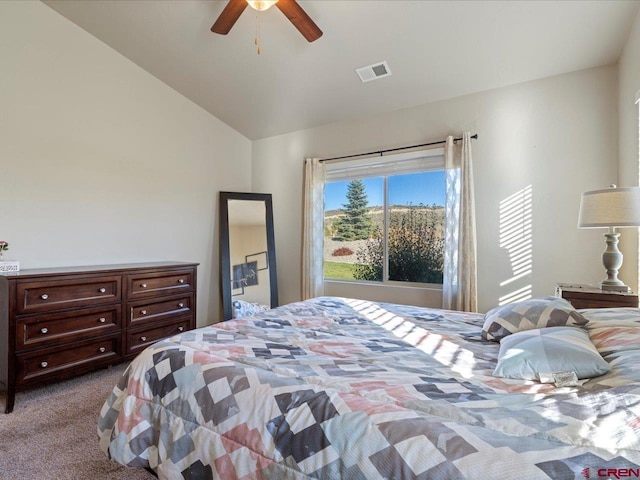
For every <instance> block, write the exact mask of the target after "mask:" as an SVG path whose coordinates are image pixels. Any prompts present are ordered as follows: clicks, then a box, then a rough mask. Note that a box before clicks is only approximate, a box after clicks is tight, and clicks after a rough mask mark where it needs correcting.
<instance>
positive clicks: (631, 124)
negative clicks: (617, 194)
mask: <svg viewBox="0 0 640 480" xmlns="http://www.w3.org/2000/svg"><path fill="white" fill-rule="evenodd" d="M618 65H619V73H618V75H619V92H620V94H619V105H618V115H619V116H618V141H619V155H618V169H619V171H618V184H619V185H621V186H634V185H638V160H639V154H638V141H639V140H638V105H636V104H635V95H636V92H637V91H638V90H640V11H638V14H637V15H636V19H635V21H634V23H633V27H632V28H631V32H630V34H629V38H628V39H627V43H626V44H625V47H624V51H623V52H622V55H621V56H620V60H619V62H618ZM620 233H621V235H620V249H621V250H622V252H623V254H624V263H623V265H622V269H621V272H620V274H621V278H623V279H625V283H627V284H628V285H631V284H630V283H629V282H628V280H629V279H632V278H633V279H634V282H635V286H633V287H632V288H633V290H634V291H636V292H637V291H638V280H637V277H638V273H639V271H638V257H639V253H638V244H639V242H638V234H637V230H636V232H634V231H633V230H632V229H629V228H625V229H621V230H620Z"/></svg>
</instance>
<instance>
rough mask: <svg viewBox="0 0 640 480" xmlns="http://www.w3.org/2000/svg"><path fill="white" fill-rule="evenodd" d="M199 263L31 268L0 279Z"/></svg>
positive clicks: (115, 271) (4, 275) (123, 270)
mask: <svg viewBox="0 0 640 480" xmlns="http://www.w3.org/2000/svg"><path fill="white" fill-rule="evenodd" d="M198 265H199V263H193V262H142V263H119V264H112V265H88V266H87V265H84V266H81V265H79V266H72V267H52V268H31V269H26V270H20V271H19V272H8V273H2V274H0V278H7V279H10V278H18V279H22V278H31V277H46V276H54V275H68V274H77V273H79V274H87V273H88V274H91V273H120V272H125V271H131V270H155V269H161V268H181V267H184V268H190V267H197V266H198Z"/></svg>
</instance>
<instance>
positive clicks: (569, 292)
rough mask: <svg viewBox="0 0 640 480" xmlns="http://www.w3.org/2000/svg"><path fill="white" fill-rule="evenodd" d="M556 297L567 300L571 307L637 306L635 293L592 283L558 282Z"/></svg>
mask: <svg viewBox="0 0 640 480" xmlns="http://www.w3.org/2000/svg"><path fill="white" fill-rule="evenodd" d="M556 297H561V298H564V299H565V300H568V301H569V302H570V303H571V305H573V308H614V307H636V308H637V307H638V294H637V293H633V292H609V291H606V290H601V289H600V288H598V287H594V286H593V285H566V284H559V285H557V286H556Z"/></svg>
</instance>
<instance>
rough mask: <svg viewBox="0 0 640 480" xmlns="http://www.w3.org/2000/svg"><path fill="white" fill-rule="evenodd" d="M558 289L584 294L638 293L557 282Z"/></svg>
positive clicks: (627, 294) (633, 294)
mask: <svg viewBox="0 0 640 480" xmlns="http://www.w3.org/2000/svg"><path fill="white" fill-rule="evenodd" d="M558 289H560V290H561V291H563V292H570V293H584V294H598V295H610V296H627V297H637V296H638V294H637V293H634V292H617V291H614V290H602V289H601V288H600V287H598V286H596V285H580V284H572V285H565V284H559V285H558Z"/></svg>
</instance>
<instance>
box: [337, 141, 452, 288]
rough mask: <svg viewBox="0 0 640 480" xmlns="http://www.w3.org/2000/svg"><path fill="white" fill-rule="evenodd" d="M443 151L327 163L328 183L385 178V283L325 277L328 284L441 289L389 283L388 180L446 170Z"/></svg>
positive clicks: (436, 286)
mask: <svg viewBox="0 0 640 480" xmlns="http://www.w3.org/2000/svg"><path fill="white" fill-rule="evenodd" d="M444 169H445V162H444V148H443V147H438V148H431V149H426V150H414V151H411V152H402V153H396V154H391V155H384V156H378V157H367V158H359V159H356V160H354V159H350V160H340V161H335V162H327V164H326V176H325V182H327V183H329V182H340V181H349V180H355V179H362V178H371V177H383V179H384V185H383V188H384V192H383V197H384V199H383V202H384V205H383V206H384V224H383V231H384V239H385V240H384V249H385V252H384V258H385V260H386V261H385V262H383V265H382V281H374V280H345V279H337V278H335V279H334V278H326V277H325V278H324V282H325V283H349V284H361V285H375V286H382V287H384V286H390V287H406V288H421V289H434V290H442V284H440V283H421V282H401V281H398V280H389V272H388V269H389V241H388V237H389V232H388V228H389V208H388V206H389V198H388V197H389V188H388V187H389V185H388V180H389V179H388V177H389V176H391V175H405V174H411V173H423V172H429V171H436V170H444Z"/></svg>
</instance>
